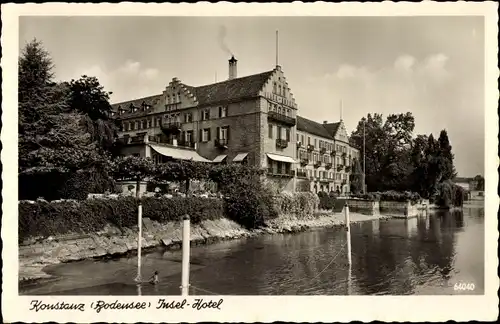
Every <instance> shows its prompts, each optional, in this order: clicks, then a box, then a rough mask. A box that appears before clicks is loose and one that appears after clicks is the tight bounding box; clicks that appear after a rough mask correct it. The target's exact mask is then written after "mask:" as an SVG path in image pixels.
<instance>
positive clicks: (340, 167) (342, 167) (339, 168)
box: [337, 164, 344, 172]
mask: <svg viewBox="0 0 500 324" xmlns="http://www.w3.org/2000/svg"><path fill="white" fill-rule="evenodd" d="M342 169H344V166H343V165H342V164H339V165H337V171H338V172H340V171H342Z"/></svg>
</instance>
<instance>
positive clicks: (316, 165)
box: [314, 161, 322, 168]
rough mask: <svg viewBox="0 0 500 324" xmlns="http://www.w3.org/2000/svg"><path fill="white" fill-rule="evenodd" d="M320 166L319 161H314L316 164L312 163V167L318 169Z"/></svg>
mask: <svg viewBox="0 0 500 324" xmlns="http://www.w3.org/2000/svg"><path fill="white" fill-rule="evenodd" d="M321 164H322V163H321V161H316V163H314V167H315V168H319V167H320V166H321Z"/></svg>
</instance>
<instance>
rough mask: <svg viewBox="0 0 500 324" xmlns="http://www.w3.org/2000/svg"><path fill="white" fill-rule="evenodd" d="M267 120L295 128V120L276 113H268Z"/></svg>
mask: <svg viewBox="0 0 500 324" xmlns="http://www.w3.org/2000/svg"><path fill="white" fill-rule="evenodd" d="M267 119H270V120H274V121H277V122H280V123H283V124H285V125H289V126H295V125H296V124H297V120H296V119H295V118H293V117H289V116H286V115H283V114H280V113H277V112H276V111H270V112H268V113H267Z"/></svg>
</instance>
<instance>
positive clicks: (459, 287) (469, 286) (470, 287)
mask: <svg viewBox="0 0 500 324" xmlns="http://www.w3.org/2000/svg"><path fill="white" fill-rule="evenodd" d="M474 288H476V287H475V286H474V284H473V283H463V282H461V283H458V282H457V283H456V284H455V285H454V286H453V289H455V290H462V291H463V290H474Z"/></svg>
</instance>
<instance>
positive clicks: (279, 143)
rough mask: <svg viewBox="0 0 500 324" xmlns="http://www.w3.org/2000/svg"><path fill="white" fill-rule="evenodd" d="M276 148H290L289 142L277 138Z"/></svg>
mask: <svg viewBox="0 0 500 324" xmlns="http://www.w3.org/2000/svg"><path fill="white" fill-rule="evenodd" d="M276 147H277V148H280V149H284V148H287V147H288V142H287V141H286V140H284V139H280V138H277V139H276Z"/></svg>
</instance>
